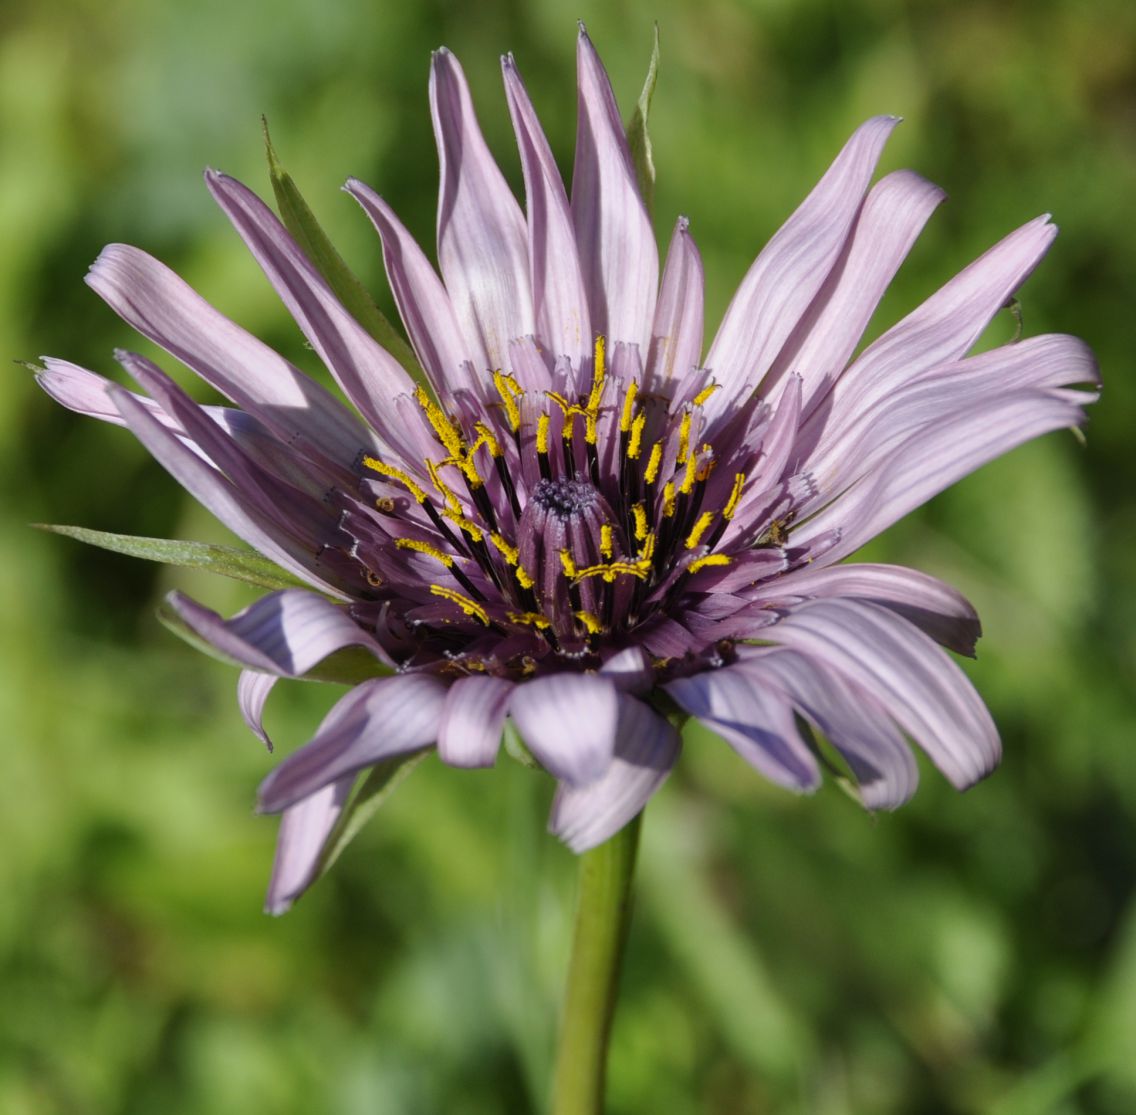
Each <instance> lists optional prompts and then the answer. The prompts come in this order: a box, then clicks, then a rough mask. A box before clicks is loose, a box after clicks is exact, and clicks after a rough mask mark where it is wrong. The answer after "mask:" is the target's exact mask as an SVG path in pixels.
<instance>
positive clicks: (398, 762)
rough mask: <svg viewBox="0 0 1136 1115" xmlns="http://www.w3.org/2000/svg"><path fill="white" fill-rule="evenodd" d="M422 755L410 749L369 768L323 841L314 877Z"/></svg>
mask: <svg viewBox="0 0 1136 1115" xmlns="http://www.w3.org/2000/svg"><path fill="white" fill-rule="evenodd" d="M425 754H426V752H425V751H413V752H411V753H410V754H408V755H395V756H393V757H392V758H390V759H387V760H385V761H384V762H381V763H377V764H376V765H375V766H373V767H372V768H371V771H370V773H369V774H368V775H367V777H366V778H365V779H364V780H363V783H362V785H360V786H359V787H358V788H357V789H356V791H355V794H354V796H353V797H352V798H351V800H350V801H349V802H348V803H347V808H346V809H344V811H343V812H342V813H341V814H340V817H339V820H338V821H337V822H336V824H335V827H334V828H333V829H332V830H331V833H330V835H329V836H328V838H327V840H326V841H325V842H324V846H323V851H322V852H321V853H320V862H319V868H318V869H317V874H316V878H317V879H318V878H320V877H322V876H323V875H324V874H325V873H326V872H327V871H328V870H329V869H330V867H331V865H332V864H333V863H335V861H336V860H337V859H338V858H339V855H340V853H341V852H342V851H343V849H344V848H346V847H347V845H348V844H350V843H351V841H352V840H354V839H355V837H356V836H358V835H359V833H360V831H361V830H362V828H363V826H364V825H365V824H366V823H367V822H368V821H369V820H370V819H371V818H372V817H373V816H374V815H375V814H376V813H377V812H378V811H379V808H380V806H382V804H383V803H384V802H385V801H386V800H387V798H388V797H390V795H391V794H392V793H393V792H394V791H395V790H396V789H397V788H398V786H399V785H400V784H401V783H402V781H403V779H404V778H406V776H407V775H408V774H409V773H410V772H411V771H412V770H413V769H414V768H415V767H416V766H417V765H418V764H419V763H420V762H421V761H422V758H423V757H424V756H425Z"/></svg>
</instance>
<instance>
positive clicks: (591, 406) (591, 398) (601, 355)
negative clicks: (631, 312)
mask: <svg viewBox="0 0 1136 1115" xmlns="http://www.w3.org/2000/svg"><path fill="white" fill-rule="evenodd" d="M606 379H607V363H606V360H605V342H604V339H603V337H596V360H595V372H594V373H593V376H592V391H591V394H590V395H588V413H589V414H596V413H597V412H598V411H599V409H600V399H601V398H602V397H603V389H604V382H605V381H606Z"/></svg>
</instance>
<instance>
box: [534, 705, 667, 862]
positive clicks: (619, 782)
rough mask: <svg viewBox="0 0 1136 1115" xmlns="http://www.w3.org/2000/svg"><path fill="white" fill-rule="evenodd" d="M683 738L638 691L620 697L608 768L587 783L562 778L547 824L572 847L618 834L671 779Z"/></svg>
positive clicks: (582, 848) (576, 849)
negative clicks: (576, 783)
mask: <svg viewBox="0 0 1136 1115" xmlns="http://www.w3.org/2000/svg"><path fill="white" fill-rule="evenodd" d="M680 746H681V741H680V738H679V734H678V732H677V731H675V729H674V727H673V726H672V725H671V724H670V723H668V722H667V721H666V720H665V719H664V718H663V717H661V716H660V715H659V714H658V713H657V712H654V711H653V710H652V709H650V708H649V707H648V706H647V705H645V704H643V702H642V701H637V700H635V698H634V697H627V696H623V695H621V696H620V698H619V724H618V727H617V728H616V735H615V755H614V757H613V758H612V760H611V764H610V765H609V766H608V768H607V772H606V773H605V774H604V775H603V776H602V777H601V778H599V779H597V780H596V781H595V782H592V783H590V784H589V785H587V786H571V785H567V784H562V785H561V786H560V787H559V788H558V789H557V791H556V799H555V800H554V801H553V803H552V814H551V816H550V818H549V822H548V829H549V831H550V832H552V833H553V834H555V835H556V836H559V837H560V839H561V840H563V841H564V843H565V844H567V845H568V847H569V848H571V849H572V851H573V852H586V851H587V850H588V849H589V848H594V847H595V846H596V845H597V844H602V843H603V842H604V841H605V840H607V839H608V837H611V836H614V835H615V834H616V833H617V832H619V830H620V829H621V828H623V826H624V825H626V824H627V822H628V821H630V820H631V819H632V818H633V817H635V816H636V815H637V814H638V813H639V812H640V811H641V810H642V809H643V807H644V806H645V805H646V804H647V802H648V800H649V799H650V798H651V796H652V794H654V792H655V791H656V790H657V789H658V788H659V787H660V786H661V785H662V784H663V782H664V781H666V777H667V775H668V774H669V773H670V771H671V767H673V766H674V763H675V760H676V759H677V758H678V753H679V749H680Z"/></svg>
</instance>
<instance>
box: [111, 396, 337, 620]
mask: <svg viewBox="0 0 1136 1115" xmlns="http://www.w3.org/2000/svg"><path fill="white" fill-rule="evenodd" d="M109 390H110V396H111V399H112V401H113V402H114V404H115V406H117V407H118V409H119V412H120V413H121V414H122V417H123V419H124V420H125V421H126V424H127V425H128V426H129V427H130V429H131V431H132V432H133V434H134V436H135V437H137V438H138V440H139V441H140V442H142V444H143V445H144V446H145V447H146V448H147V449H148V450H149V451H150V453H151V454H152V455H153V456H154V458H155V459H156V460H157V462H158V463H159V464H160V465H161V466H162V467H163V468H164V469H165V470H166V471H167V472H169V474H170V475H171V476H172V477H173V478H174V479H175V480H176V481H177V482H178V483H179V484H180V485H181V486H182V487H183V488H185V490H186V491H187V492H189V494H190V495H192V496H193V498H194V499H196V500H197V501H198V502H199V503H200V504H201V505H202V506H203V507H205V508H206V510H208V511H209V512H210V513H211V514H213V515H214V516H216V518H218V519H219V520H220V521H221V522H222V523H224V525H225V526H227V527H228V528H229V529H230V530H231V531H232V532H233V533H234V534H235V535H237V537H238V538H241V539H243V540H244V541H245V542H247V543H248V544H249V545H250V546H251V547H252V548H253V549H254V550H258V551H259V552H260V553H262V554H263V555H264V556H265V557H267V558H271V559H272V560H273V561H274V562H276V564H277V565H279V566H280V567H281V568H283V569H287V570H288V571H289V572H290V573H294V574H295V575H296V576H297V577H299V578H301V580H304V581H306V582H307V583H308V584H310V585H312V586H313V587H315V588H318V589H320V590H321V591H322V592H325V593H327V594H328V595H330V596H334V597H338V598H340V599H345V597H344V593H343V591H342V590H341V589H339V588H336V587H335V586H334V585H332V584H331V583H330V582H328V581H326V580H324V579H323V577H321V576H319V575H318V574H316V573H315V572H313V571H312V569H311V568H310V567H309V564H308V563H309V562H310V563H311V564H312V565H314V564H315V562H316V558H315V556H314V555H306V554H305V555H302V559H301V555H300V554H299V552H298V551H297V549H296V548H295V547H294V546H293V545H291V544H290V543H289V542H288V540H287V539H284V538H282V537H281V531H280V527H279V525H278V524H276V523H272V522H269V521H268V520H266V519H265V518H264V517H263V516H262V515H260V514H259V513H257V512H256V511H255V510H254V509H253V508H251V507H250V506H249V503H248V501H247V500H246V498H245V497H244V495H243V493H241V492H240V491H239V490H238V489H237V488H236V487H235V486H234V485H233V484H232V483H231V482H230V481H229V480H228V479H227V478H226V477H225V476H223V475H222V474H221V473H220V472H218V471H217V469H215V468H214V467H213V466H212V465H211V464H209V462H207V461H205V460H203V459H202V458H201V456H200V455H199V454H198V453H196V452H194V451H193V450H192V449H190V448H188V447H187V446H186V445H184V444H183V443H182V442H181V440H180V439H179V438H178V436H177V435H176V434H174V433H173V432H172V431H170V430H169V429H167V428H166V427H165V426H163V425H162V424H161V423H160V422H158V421H157V419H155V418H154V417H153V416H152V415H151V414H150V413H149V411H148V410H147V409H146V408H145V407H143V406H142V405H141V404H140V403H139V402H138V400H137V399H136V398H135V397H134V396H133V395H132V394H131V393H130V392H129V391H125V390H123V389H122V388H121V387H117V386H113V385H112V386H111V387H110V389H109Z"/></svg>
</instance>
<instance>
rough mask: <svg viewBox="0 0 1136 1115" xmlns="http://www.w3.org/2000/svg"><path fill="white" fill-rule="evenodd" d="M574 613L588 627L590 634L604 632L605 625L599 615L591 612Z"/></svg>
mask: <svg viewBox="0 0 1136 1115" xmlns="http://www.w3.org/2000/svg"><path fill="white" fill-rule="evenodd" d="M573 615H575V617H576V618H577V619H578V620H579V621H580V622H581V623H582V624H583V625H584V626H585V627H586V628H587V630H588V634H589V635H600V634H602V633H603V629H604V625H603V624H602V623H601V622H600V618H599V616H596V615H593V614H592V613H591V612H574V613H573Z"/></svg>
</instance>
